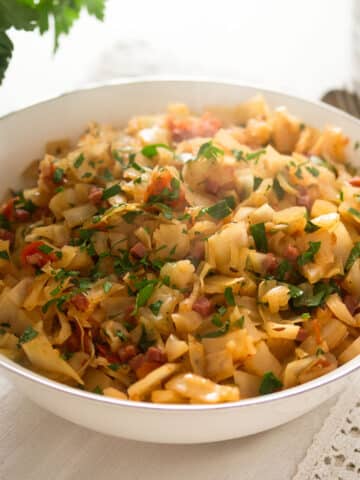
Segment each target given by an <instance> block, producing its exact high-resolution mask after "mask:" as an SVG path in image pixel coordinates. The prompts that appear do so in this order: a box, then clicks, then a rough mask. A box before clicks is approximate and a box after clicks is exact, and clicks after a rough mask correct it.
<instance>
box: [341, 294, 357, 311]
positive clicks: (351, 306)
mask: <svg viewBox="0 0 360 480" xmlns="http://www.w3.org/2000/svg"><path fill="white" fill-rule="evenodd" d="M344 303H345V305H346V306H347V309H348V310H349V312H350V313H351V315H354V314H355V312H356V310H357V308H358V307H359V299H358V298H356V297H353V296H352V295H345V298H344Z"/></svg>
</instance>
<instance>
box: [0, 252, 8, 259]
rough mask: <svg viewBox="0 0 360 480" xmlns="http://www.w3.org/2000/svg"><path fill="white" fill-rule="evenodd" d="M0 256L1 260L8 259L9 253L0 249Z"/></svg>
mask: <svg viewBox="0 0 360 480" xmlns="http://www.w3.org/2000/svg"><path fill="white" fill-rule="evenodd" d="M0 258H1V259H2V260H10V257H9V254H8V252H7V251H6V250H1V251H0Z"/></svg>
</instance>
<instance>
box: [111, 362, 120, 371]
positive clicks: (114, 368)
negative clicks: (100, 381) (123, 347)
mask: <svg viewBox="0 0 360 480" xmlns="http://www.w3.org/2000/svg"><path fill="white" fill-rule="evenodd" d="M108 367H109V368H110V370H113V371H114V372H117V371H118V370H119V368H120V363H109V365H108Z"/></svg>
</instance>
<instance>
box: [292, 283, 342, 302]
mask: <svg viewBox="0 0 360 480" xmlns="http://www.w3.org/2000/svg"><path fill="white" fill-rule="evenodd" d="M309 287H310V286H309ZM303 290H304V293H303V295H302V296H301V297H298V298H296V299H294V301H293V303H294V307H295V308H300V307H309V308H315V307H320V306H321V305H322V304H323V303H324V302H325V300H326V299H327V297H328V296H329V295H331V294H332V293H335V292H338V291H339V289H338V286H337V285H336V284H335V283H334V282H331V281H330V282H328V283H325V282H318V283H315V285H313V286H312V287H311V288H304V289H303Z"/></svg>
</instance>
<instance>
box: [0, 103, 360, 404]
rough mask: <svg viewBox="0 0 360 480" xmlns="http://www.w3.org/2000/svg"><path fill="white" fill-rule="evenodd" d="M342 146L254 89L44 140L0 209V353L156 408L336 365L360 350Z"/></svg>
mask: <svg viewBox="0 0 360 480" xmlns="http://www.w3.org/2000/svg"><path fill="white" fill-rule="evenodd" d="M356 146H357V145H356ZM349 147H350V146H349V141H348V139H347V137H346V136H345V135H344V134H343V133H342V132H341V130H340V129H338V128H336V127H333V126H328V127H325V128H324V130H323V131H318V130H317V129H315V128H312V127H311V126H309V125H304V124H303V123H301V120H300V119H297V118H295V117H293V116H292V115H291V114H289V113H288V112H287V111H286V109H284V108H279V109H276V110H274V111H270V109H269V107H268V106H267V104H266V102H265V100H264V99H263V97H261V96H257V97H255V98H252V99H250V100H249V101H248V102H246V103H245V104H242V105H239V106H236V107H234V108H233V109H222V108H213V109H210V110H209V112H206V113H204V114H203V115H201V116H198V115H195V114H193V113H191V112H190V111H189V110H188V108H187V107H186V106H185V105H182V104H174V105H171V106H170V107H169V109H168V112H167V113H165V114H160V115H151V116H141V117H135V118H132V119H130V121H129V123H128V124H127V126H126V127H125V128H123V129H119V128H114V127H111V126H107V125H97V124H94V123H93V124H90V125H89V127H88V128H87V130H86V131H85V133H84V134H83V135H82V136H81V138H80V139H79V141H78V143H77V144H76V145H71V144H70V142H69V141H68V140H60V141H55V142H50V143H49V144H48V145H47V147H46V152H47V153H46V154H45V156H44V157H43V158H42V159H41V160H40V161H39V162H35V163H33V164H31V165H30V166H29V168H28V169H27V170H26V172H25V176H26V179H27V181H29V179H31V178H33V184H32V185H31V187H30V188H24V189H22V190H21V191H16V192H12V194H11V197H10V198H8V199H7V200H6V201H5V203H4V204H3V206H2V209H1V212H2V213H1V230H0V238H1V240H0V269H1V294H0V352H1V353H3V354H5V355H6V356H8V357H9V358H11V359H13V360H15V361H17V362H19V363H21V364H22V365H24V366H26V367H28V368H30V369H32V370H33V371H36V372H38V373H41V374H43V375H46V376H47V377H49V378H52V379H55V380H57V381H60V382H63V383H66V384H68V385H72V386H77V387H79V388H83V389H85V390H87V391H90V392H94V393H99V394H104V395H108V396H111V397H115V398H119V399H130V400H143V401H149V402H155V403H182V404H186V403H208V404H212V403H221V402H229V401H237V400H240V399H243V398H249V397H254V396H257V395H264V394H269V393H272V392H274V391H278V390H280V389H285V388H290V387H293V386H296V385H299V384H302V383H304V382H307V381H309V380H312V379H314V378H316V377H318V376H321V375H324V374H326V373H328V372H330V371H331V370H334V369H335V368H337V366H338V365H341V364H343V363H345V362H347V361H348V360H350V359H352V358H354V357H355V356H356V355H357V354H358V353H360V339H359V338H360V337H359V327H360V304H359V298H360V282H359V278H360V235H359V231H360V226H359V224H360V203H359V202H360V177H357V176H355V173H354V172H353V170H352V168H351V167H349V166H348V164H347V149H348V148H349ZM350 148H351V147H350Z"/></svg>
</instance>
